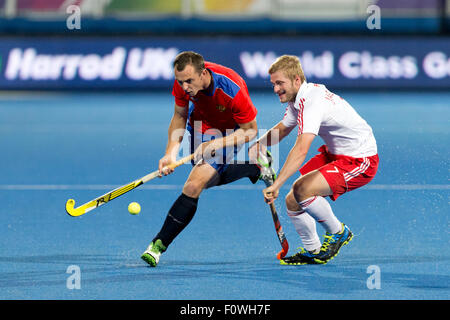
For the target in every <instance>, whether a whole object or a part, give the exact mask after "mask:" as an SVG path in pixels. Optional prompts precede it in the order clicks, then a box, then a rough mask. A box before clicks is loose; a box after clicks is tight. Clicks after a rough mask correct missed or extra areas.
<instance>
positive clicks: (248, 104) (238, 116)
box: [231, 88, 258, 124]
mask: <svg viewBox="0 0 450 320" xmlns="http://www.w3.org/2000/svg"><path fill="white" fill-rule="evenodd" d="M231 111H232V113H233V119H234V121H236V123H237V124H241V123H247V122H250V121H253V120H255V118H256V115H257V113H258V111H257V110H256V108H255V106H254V105H253V102H252V101H251V99H250V95H249V94H248V92H245V90H243V89H242V88H241V89H240V90H239V92H238V93H237V94H236V96H235V97H234V98H233V100H232V102H231Z"/></svg>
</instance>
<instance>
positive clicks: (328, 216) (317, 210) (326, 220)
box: [299, 196, 342, 233]
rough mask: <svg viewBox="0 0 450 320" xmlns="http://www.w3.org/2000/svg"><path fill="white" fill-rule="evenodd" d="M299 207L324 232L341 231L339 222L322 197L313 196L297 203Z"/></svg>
mask: <svg viewBox="0 0 450 320" xmlns="http://www.w3.org/2000/svg"><path fill="white" fill-rule="evenodd" d="M299 205H300V206H301V207H302V209H303V210H305V211H306V212H307V213H308V214H309V215H310V216H311V217H313V218H314V219H315V220H316V221H317V222H319V223H320V224H321V225H322V227H323V228H324V229H325V231H327V232H329V233H339V232H341V231H342V224H341V222H340V221H339V220H338V219H337V218H336V216H335V215H334V213H333V210H332V209H331V206H330V204H329V203H328V201H327V200H326V199H325V198H324V197H320V196H314V197H311V198H308V199H306V200H303V201H301V202H299Z"/></svg>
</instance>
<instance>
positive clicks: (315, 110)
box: [295, 97, 325, 135]
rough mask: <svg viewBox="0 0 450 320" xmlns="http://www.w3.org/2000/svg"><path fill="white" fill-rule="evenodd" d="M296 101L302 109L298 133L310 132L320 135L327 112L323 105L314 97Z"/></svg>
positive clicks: (299, 115)
mask: <svg viewBox="0 0 450 320" xmlns="http://www.w3.org/2000/svg"><path fill="white" fill-rule="evenodd" d="M295 103H298V105H299V109H300V110H299V113H298V119H297V123H298V134H302V133H307V132H308V133H313V134H315V135H318V134H319V129H320V126H321V124H322V119H323V117H324V112H325V109H324V108H323V105H321V104H320V101H318V99H314V97H311V98H308V99H304V98H300V99H299V100H298V101H296V102H295Z"/></svg>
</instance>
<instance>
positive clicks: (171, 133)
mask: <svg viewBox="0 0 450 320" xmlns="http://www.w3.org/2000/svg"><path fill="white" fill-rule="evenodd" d="M187 117H188V108H187V107H180V106H178V105H176V104H175V109H174V113H173V116H172V119H171V120H170V125H169V129H168V141H167V146H166V152H165V154H164V156H163V157H162V158H161V159H160V160H159V167H158V168H159V171H160V172H161V173H162V174H164V175H167V174H170V173H172V172H173V169H168V168H170V167H168V166H169V165H170V164H171V163H174V162H175V161H176V159H177V154H178V151H179V149H180V144H181V141H182V140H183V136H184V132H185V130H186V122H187ZM163 168H164V170H163Z"/></svg>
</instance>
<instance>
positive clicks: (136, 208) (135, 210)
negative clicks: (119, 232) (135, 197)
mask: <svg viewBox="0 0 450 320" xmlns="http://www.w3.org/2000/svg"><path fill="white" fill-rule="evenodd" d="M128 212H129V213H131V214H139V212H141V205H140V204H139V203H137V202H132V203H130V204H129V205H128Z"/></svg>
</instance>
